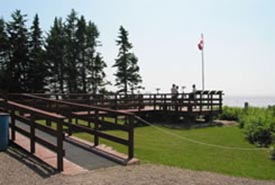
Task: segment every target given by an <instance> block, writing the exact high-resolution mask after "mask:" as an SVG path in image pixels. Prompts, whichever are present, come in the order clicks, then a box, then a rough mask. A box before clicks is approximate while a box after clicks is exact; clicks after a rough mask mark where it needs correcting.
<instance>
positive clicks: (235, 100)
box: [223, 96, 275, 107]
mask: <svg viewBox="0 0 275 185" xmlns="http://www.w3.org/2000/svg"><path fill="white" fill-rule="evenodd" d="M245 102H248V104H249V106H254V107H267V106H269V105H275V96H224V97H223V105H227V106H234V107H244V103H245Z"/></svg>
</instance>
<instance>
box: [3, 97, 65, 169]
mask: <svg viewBox="0 0 275 185" xmlns="http://www.w3.org/2000/svg"><path fill="white" fill-rule="evenodd" d="M1 106H2V108H3V109H4V110H5V111H7V112H9V113H10V116H11V122H10V129H11V138H10V139H11V141H15V139H16V132H18V133H20V134H22V135H24V136H25V137H27V138H29V139H30V152H31V153H35V150H36V147H35V143H39V144H41V145H42V146H44V147H46V148H48V149H50V150H51V151H53V152H55V153H56V154H57V170H58V171H63V168H64V165H63V157H64V155H65V151H64V150H63V139H64V134H63V132H62V129H63V128H62V127H63V121H64V117H63V116H61V115H58V114H54V113H50V112H47V111H44V110H40V109H37V108H33V107H30V106H26V105H22V104H19V103H16V102H13V101H9V100H7V99H5V101H2V102H1ZM39 119H46V120H50V121H52V122H55V123H56V125H57V128H56V129H53V128H50V127H48V126H44V125H41V124H39V123H38V122H36V120H39ZM19 122H20V124H19ZM19 125H21V126H19ZM22 125H25V126H23V127H22ZM26 126H27V127H29V129H26ZM37 130H39V131H41V132H43V133H46V134H49V135H51V136H52V137H54V138H56V143H52V142H50V141H49V140H47V139H45V138H42V137H39V136H38V134H37Z"/></svg>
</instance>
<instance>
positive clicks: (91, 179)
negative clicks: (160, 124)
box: [0, 150, 275, 185]
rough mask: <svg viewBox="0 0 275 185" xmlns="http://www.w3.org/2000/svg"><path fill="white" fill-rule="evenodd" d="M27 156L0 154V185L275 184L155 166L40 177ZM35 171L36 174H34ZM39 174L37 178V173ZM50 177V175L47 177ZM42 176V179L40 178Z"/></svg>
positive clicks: (274, 183) (118, 167) (37, 169)
mask: <svg viewBox="0 0 275 185" xmlns="http://www.w3.org/2000/svg"><path fill="white" fill-rule="evenodd" d="M34 163H35V162H34V161H32V160H31V159H30V158H29V157H28V156H24V155H18V154H17V153H16V152H13V151H10V150H9V151H8V153H4V152H0V184H1V185H2V184H3V185H4V184H5V185H6V184H9V185H16V184H20V185H29V184H37V185H38V184H39V185H50V184H53V185H55V184H56V185H63V184H64V185H65V184H66V185H75V184H78V185H80V184H81V185H86V184H93V185H129V184H131V185H147V184H148V185H169V184H171V185H177V184H185V185H206V184H211V185H227V184H228V185H229V184H230V185H232V184H234V185H259V184H261V185H272V184H273V185H275V181H258V180H253V179H246V178H239V177H230V176H225V175H220V174H215V173H210V172H197V171H191V170H184V169H179V168H174V167H167V166H158V165H135V166H127V167H122V166H116V167H110V168H105V169H100V170H93V171H89V172H86V173H82V174H79V175H74V176H65V175H61V174H55V175H52V172H50V170H49V171H47V172H48V173H49V174H48V175H47V173H45V171H44V172H43V173H42V171H43V170H41V169H39V168H38V167H36V165H35V164H34ZM35 171H36V172H35ZM37 171H40V174H38V173H37ZM50 174H51V175H50ZM41 175H42V176H41Z"/></svg>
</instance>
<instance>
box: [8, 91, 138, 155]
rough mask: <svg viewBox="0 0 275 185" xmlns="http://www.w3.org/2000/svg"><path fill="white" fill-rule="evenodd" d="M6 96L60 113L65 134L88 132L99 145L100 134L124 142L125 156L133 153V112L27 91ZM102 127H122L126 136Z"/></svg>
mask: <svg viewBox="0 0 275 185" xmlns="http://www.w3.org/2000/svg"><path fill="white" fill-rule="evenodd" d="M9 98H11V99H12V100H13V101H17V102H20V103H23V104H27V105H29V106H31V107H35V108H39V109H42V110H45V111H48V112H52V113H56V114H60V115H62V116H64V117H65V119H64V121H63V125H65V126H67V129H66V130H64V131H65V132H67V133H68V134H69V135H71V134H72V133H73V132H75V131H78V132H86V133H89V134H92V135H93V136H94V145H95V146H98V145H99V143H100V138H102V139H107V140H110V141H112V142H116V143H119V144H122V145H125V146H126V147H128V159H129V160H130V159H132V158H133V157H134V121H135V114H132V113H125V112H122V111H118V110H112V109H109V108H101V107H97V106H92V105H85V104H80V103H74V102H68V101H64V100H53V99H49V98H45V97H41V96H35V95H31V94H13V95H10V96H9ZM79 120H84V121H85V123H87V124H84V123H83V122H82V124H79ZM47 125H51V120H47ZM106 127H109V128H112V129H117V130H121V131H124V132H126V133H127V135H128V136H127V138H122V137H118V136H115V135H112V134H109V133H105V132H104V131H103V130H102V128H106Z"/></svg>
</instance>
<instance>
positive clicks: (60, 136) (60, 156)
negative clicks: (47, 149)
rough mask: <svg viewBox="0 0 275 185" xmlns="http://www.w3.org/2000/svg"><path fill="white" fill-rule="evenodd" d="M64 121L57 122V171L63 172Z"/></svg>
mask: <svg viewBox="0 0 275 185" xmlns="http://www.w3.org/2000/svg"><path fill="white" fill-rule="evenodd" d="M62 130H63V120H59V121H58V122H57V170H58V171H63V168H64V165H63V155H64V154H63V138H64V135H63V131H62Z"/></svg>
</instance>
